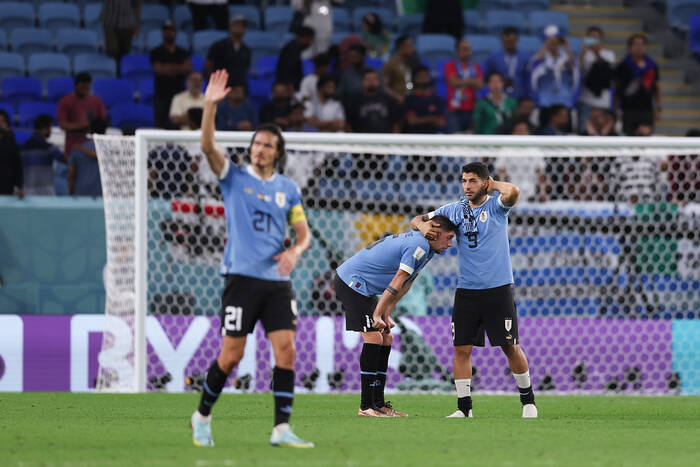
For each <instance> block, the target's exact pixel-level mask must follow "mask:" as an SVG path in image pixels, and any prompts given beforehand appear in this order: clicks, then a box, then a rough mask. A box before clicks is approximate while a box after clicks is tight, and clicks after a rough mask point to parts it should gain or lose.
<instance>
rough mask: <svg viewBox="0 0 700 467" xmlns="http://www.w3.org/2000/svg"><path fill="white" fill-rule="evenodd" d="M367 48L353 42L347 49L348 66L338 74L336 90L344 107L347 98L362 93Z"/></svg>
mask: <svg viewBox="0 0 700 467" xmlns="http://www.w3.org/2000/svg"><path fill="white" fill-rule="evenodd" d="M366 55H367V48H366V47H365V46H364V45H362V44H353V45H351V46H350V49H349V51H348V63H349V66H348V67H347V68H346V69H345V70H343V72H342V74H341V75H340V87H339V89H338V92H339V94H340V100H341V102H342V103H343V105H344V106H345V107H347V106H348V104H349V102H348V100H349V99H350V98H351V97H352V96H354V95H356V94H360V93H362V89H363V87H362V77H363V73H364V70H365V58H366Z"/></svg>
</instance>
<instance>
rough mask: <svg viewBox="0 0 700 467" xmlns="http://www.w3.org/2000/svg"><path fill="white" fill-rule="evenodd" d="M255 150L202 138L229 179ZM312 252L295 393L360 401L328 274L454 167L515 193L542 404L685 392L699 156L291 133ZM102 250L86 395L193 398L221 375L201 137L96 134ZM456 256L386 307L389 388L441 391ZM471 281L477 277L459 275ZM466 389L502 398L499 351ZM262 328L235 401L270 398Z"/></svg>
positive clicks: (218, 284) (529, 336)
mask: <svg viewBox="0 0 700 467" xmlns="http://www.w3.org/2000/svg"><path fill="white" fill-rule="evenodd" d="M251 136H252V134H251V133H247V132H225V133H217V134H216V141H217V144H218V145H219V146H220V148H221V149H222V150H223V151H224V152H225V154H226V155H227V157H230V158H231V160H232V162H235V163H243V162H244V156H245V154H246V151H247V148H248V146H249V143H250V139H251ZM285 138H286V142H287V151H288V159H287V165H286V169H285V174H286V175H288V176H289V177H291V178H292V179H294V180H295V181H296V183H297V184H298V185H299V187H300V188H301V190H302V195H303V203H304V207H305V210H306V214H307V217H308V220H309V224H310V227H311V231H312V234H313V241H312V247H311V249H310V250H309V251H307V252H306V253H305V255H304V256H303V257H302V259H301V260H300V262H299V263H298V265H297V268H296V269H295V271H294V273H293V275H292V282H293V287H294V291H295V295H296V300H297V304H298V307H297V308H298V313H299V318H298V332H297V363H296V365H297V366H296V370H297V371H296V374H297V380H296V386H297V387H298V388H299V390H309V391H316V392H334V391H358V390H359V383H360V381H359V365H358V361H359V359H358V358H357V355H358V352H359V347H360V345H361V340H360V338H359V336H358V335H357V334H356V333H348V332H345V331H344V321H343V317H342V313H341V310H340V306H339V303H338V302H336V300H335V298H334V296H333V291H332V287H331V284H332V277H333V271H334V268H335V267H336V266H337V265H338V264H339V263H341V262H342V261H343V260H344V259H346V258H348V257H350V256H351V255H352V254H354V253H355V252H356V251H358V250H359V249H361V248H363V247H365V246H367V245H369V244H371V243H372V242H374V241H375V240H377V239H378V238H380V237H382V236H384V235H386V234H387V233H395V232H400V231H405V230H407V229H408V228H409V221H410V219H411V218H412V217H413V216H415V215H418V214H422V213H426V212H429V211H431V210H432V209H434V208H436V207H439V206H441V205H442V204H445V203H449V202H453V201H456V200H458V199H459V198H460V196H462V195H463V194H462V188H461V183H460V176H461V167H462V165H464V164H465V163H467V162H471V161H474V160H480V161H484V162H486V163H487V164H488V165H489V168H490V170H491V173H492V174H493V176H494V178H497V179H500V180H506V181H510V182H512V183H515V184H516V185H518V186H519V187H520V190H521V195H520V201H519V202H518V204H517V206H516V207H515V208H514V209H513V210H512V211H511V213H510V215H509V237H510V250H511V258H512V264H513V272H514V277H515V296H516V305H517V309H518V317H519V328H520V334H521V335H520V341H521V342H522V345H523V348H524V349H525V351H526V353H527V355H528V358H529V361H530V367H531V374H532V378H533V386H534V387H536V388H537V389H539V390H540V391H558V392H589V393H602V392H606V391H615V392H623V393H678V392H679V391H681V390H683V391H686V392H688V391H690V392H691V393H692V392H693V391H698V392H699V393H700V370H699V369H698V368H697V361H696V357H693V355H694V354H693V352H695V349H694V348H693V345H692V344H691V343H692V342H696V341H697V339H698V338H700V327H698V326H696V324H697V323H699V322H700V320H698V315H699V314H700V239H699V238H698V231H699V230H700V229H699V227H700V225H699V224H700V217H699V215H700V178H699V174H700V159H699V158H698V156H697V155H698V154H700V140H693V139H690V138H687V139H681V138H657V137H652V138H594V137H591V138H587V137H516V136H512V137H510V136H509V137H504V136H455V135H449V136H447V135H431V136H422V135H362V134H327V133H326V134H310V133H286V134H285ZM95 140H96V143H97V152H98V157H99V162H100V170H101V176H102V183H103V192H104V202H105V222H106V232H107V252H108V254H107V266H106V268H105V274H104V282H105V290H106V294H107V300H106V320H105V329H104V334H103V344H102V351H101V353H100V356H99V364H100V369H99V376H98V379H97V387H98V389H101V390H108V391H134V390H136V391H145V390H147V389H148V390H169V391H184V390H196V389H197V388H198V387H197V385H198V381H199V380H200V379H201V376H202V375H203V374H204V373H205V372H206V369H207V368H208V366H209V365H210V363H211V361H212V360H213V359H214V358H216V356H217V354H218V351H219V346H220V342H221V337H220V336H221V334H220V332H219V311H220V296H221V292H222V289H223V280H222V278H221V277H220V276H219V274H218V267H219V262H220V260H221V255H222V253H223V248H224V245H225V242H226V225H225V219H224V208H223V203H222V201H221V193H220V191H219V187H218V184H217V180H216V178H215V177H214V176H213V174H212V173H211V170H210V169H209V167H208V165H207V163H206V160H205V159H204V157H203V155H202V154H201V152H200V149H199V133H198V132H168V131H158V130H139V131H138V132H137V134H136V136H135V137H115V136H96V137H95ZM457 271H458V267H457V250H456V248H452V249H450V250H448V251H447V252H446V253H445V254H444V255H442V256H440V257H437V258H435V259H434V260H433V261H431V263H429V265H428V266H427V267H426V270H425V271H424V272H423V273H422V274H421V276H420V277H419V279H417V281H416V283H415V284H414V285H413V288H412V289H411V291H410V292H409V294H408V295H407V296H406V297H405V298H404V299H403V300H402V302H401V303H400V304H399V305H398V306H397V309H396V311H395V316H396V317H397V323H398V326H397V328H396V329H395V331H396V335H397V339H396V342H395V344H394V350H393V351H392V358H391V361H390V371H389V376H388V382H387V387H388V388H389V389H390V390H397V391H401V390H407V391H408V390H451V389H452V387H453V386H452V385H451V383H450V377H451V371H452V342H451V331H450V314H451V312H452V301H453V294H454V290H455V287H456V285H457ZM474 274H479V271H474ZM473 362H474V367H475V368H476V371H475V375H474V378H473V383H474V390H475V391H491V392H493V391H509V392H511V390H512V386H513V382H512V377H511V376H510V372H509V371H508V370H507V366H506V361H505V359H504V358H503V356H502V353H501V351H500V349H499V348H491V347H486V348H484V349H477V350H475V352H474V355H473ZM273 365H274V362H273V356H272V354H271V349H270V347H269V343H268V341H267V340H266V339H265V338H264V332H263V331H262V329H261V328H260V326H258V327H257V328H256V331H255V332H254V333H253V334H251V335H250V336H249V338H248V341H247V344H246V352H245V356H244V359H243V361H242V362H241V364H240V365H239V366H238V368H237V369H236V370H234V371H235V373H234V378H231V380H230V381H229V383H228V386H227V389H226V390H230V391H266V390H269V377H270V373H271V370H270V369H271V367H272V366H273Z"/></svg>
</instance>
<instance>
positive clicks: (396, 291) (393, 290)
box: [385, 285, 399, 295]
mask: <svg viewBox="0 0 700 467" xmlns="http://www.w3.org/2000/svg"><path fill="white" fill-rule="evenodd" d="M385 290H386V291H387V292H389V293H390V294H394V295H398V293H399V291H398V290H396V289H395V288H393V287H392V286H390V285H387V286H386V289H385Z"/></svg>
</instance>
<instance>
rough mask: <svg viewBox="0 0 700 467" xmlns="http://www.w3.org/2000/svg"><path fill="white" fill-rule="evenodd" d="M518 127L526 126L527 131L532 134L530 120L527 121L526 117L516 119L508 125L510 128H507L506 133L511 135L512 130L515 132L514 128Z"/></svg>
mask: <svg viewBox="0 0 700 467" xmlns="http://www.w3.org/2000/svg"><path fill="white" fill-rule="evenodd" d="M518 125H526V126H527V131H528V132H529V133H530V134H532V132H533V128H532V125H530V120H528V118H527V117H518V118H516V119H515V120H513V122H512V123H511V124H510V127H509V128H508V133H513V130H515V127H516V126H518Z"/></svg>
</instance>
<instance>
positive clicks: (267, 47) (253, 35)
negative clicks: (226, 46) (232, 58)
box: [243, 31, 286, 63]
mask: <svg viewBox="0 0 700 467" xmlns="http://www.w3.org/2000/svg"><path fill="white" fill-rule="evenodd" d="M243 41H244V42H245V43H246V44H247V45H248V47H250V50H251V53H252V58H251V63H256V62H257V60H258V59H259V58H260V57H264V56H269V55H279V52H280V49H281V48H282V46H284V44H285V43H286V41H284V40H282V41H280V35H279V33H277V32H274V31H273V32H269V31H251V32H248V33H246V35H245V37H244V38H243Z"/></svg>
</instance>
